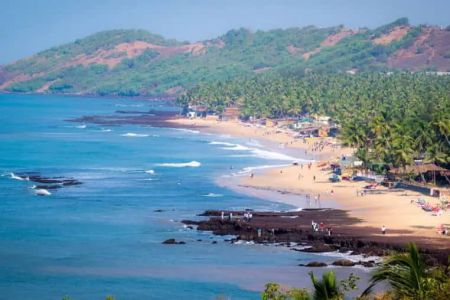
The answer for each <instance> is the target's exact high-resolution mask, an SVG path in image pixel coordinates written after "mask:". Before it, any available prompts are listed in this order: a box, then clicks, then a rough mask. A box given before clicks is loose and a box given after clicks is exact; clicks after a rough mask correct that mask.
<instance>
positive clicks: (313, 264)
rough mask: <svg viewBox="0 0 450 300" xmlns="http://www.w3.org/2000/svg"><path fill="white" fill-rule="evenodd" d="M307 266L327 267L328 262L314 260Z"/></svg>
mask: <svg viewBox="0 0 450 300" xmlns="http://www.w3.org/2000/svg"><path fill="white" fill-rule="evenodd" d="M304 266H305V267H311V268H318V267H326V266H327V264H326V263H324V262H321V261H312V262H309V263H307V264H306V265H304Z"/></svg>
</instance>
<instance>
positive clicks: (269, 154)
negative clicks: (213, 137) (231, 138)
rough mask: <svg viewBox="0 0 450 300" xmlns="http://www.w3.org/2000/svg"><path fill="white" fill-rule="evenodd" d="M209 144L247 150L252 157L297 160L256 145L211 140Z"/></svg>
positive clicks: (232, 149)
mask: <svg viewBox="0 0 450 300" xmlns="http://www.w3.org/2000/svg"><path fill="white" fill-rule="evenodd" d="M209 144H210V145H219V146H225V147H222V149H224V150H230V151H248V152H249V153H250V154H251V156H252V157H259V158H263V159H267V160H286V161H298V159H297V158H295V157H292V156H289V155H286V154H283V153H279V152H274V151H269V150H264V149H260V148H257V147H248V146H244V145H241V144H233V143H228V142H220V141H212V142H210V143H209Z"/></svg>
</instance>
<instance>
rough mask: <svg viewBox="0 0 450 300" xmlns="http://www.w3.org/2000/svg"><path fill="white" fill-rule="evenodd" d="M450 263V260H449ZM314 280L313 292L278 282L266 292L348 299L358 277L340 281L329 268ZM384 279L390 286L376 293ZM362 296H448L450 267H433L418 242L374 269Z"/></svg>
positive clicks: (271, 298)
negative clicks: (347, 294) (421, 252)
mask: <svg viewBox="0 0 450 300" xmlns="http://www.w3.org/2000/svg"><path fill="white" fill-rule="evenodd" d="M449 263H450V261H449ZM310 276H311V280H312V283H313V292H312V295H311V294H310V293H309V292H308V290H306V289H292V290H290V289H287V288H284V289H282V288H281V287H280V285H278V284H276V283H269V284H267V285H266V289H265V290H264V292H263V293H262V296H261V298H262V299H264V300H309V299H314V300H340V299H344V298H345V299H348V298H349V297H348V296H346V295H345V292H347V291H349V290H352V289H355V288H356V284H355V282H356V280H357V278H356V277H355V276H354V275H350V277H349V278H348V279H347V280H344V281H341V282H340V284H338V283H337V280H336V277H335V274H334V273H333V272H332V271H330V272H325V273H323V275H322V280H318V279H317V278H316V277H315V276H314V275H313V274H312V273H310ZM380 282H386V283H388V284H389V287H390V289H389V290H388V291H386V292H384V293H382V294H376V295H372V288H373V287H374V286H375V285H376V284H377V283H380ZM357 299H359V300H367V299H375V300H444V299H450V267H448V268H447V269H444V267H442V266H440V267H430V266H428V265H426V264H425V263H424V261H423V258H422V256H421V254H420V253H419V251H418V249H417V247H416V246H415V245H414V244H409V245H408V251H407V252H406V253H399V254H395V255H393V256H391V257H389V258H388V259H387V260H385V261H384V262H383V263H382V264H381V265H380V266H379V267H377V269H376V270H375V271H374V272H373V274H372V278H371V280H370V285H369V287H368V288H367V289H366V290H365V291H364V292H363V293H362V295H361V296H359V297H357Z"/></svg>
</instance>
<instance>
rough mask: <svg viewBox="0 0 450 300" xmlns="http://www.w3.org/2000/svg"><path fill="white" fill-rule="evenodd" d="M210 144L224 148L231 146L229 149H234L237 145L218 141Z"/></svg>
mask: <svg viewBox="0 0 450 300" xmlns="http://www.w3.org/2000/svg"><path fill="white" fill-rule="evenodd" d="M209 144H210V145H222V146H229V147H233V146H235V145H236V144H233V143H227V142H217V141H212V142H209Z"/></svg>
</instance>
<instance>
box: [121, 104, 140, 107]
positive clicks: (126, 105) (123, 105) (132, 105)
mask: <svg viewBox="0 0 450 300" xmlns="http://www.w3.org/2000/svg"><path fill="white" fill-rule="evenodd" d="M115 106H116V107H142V106H144V105H143V104H116V105H115Z"/></svg>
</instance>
